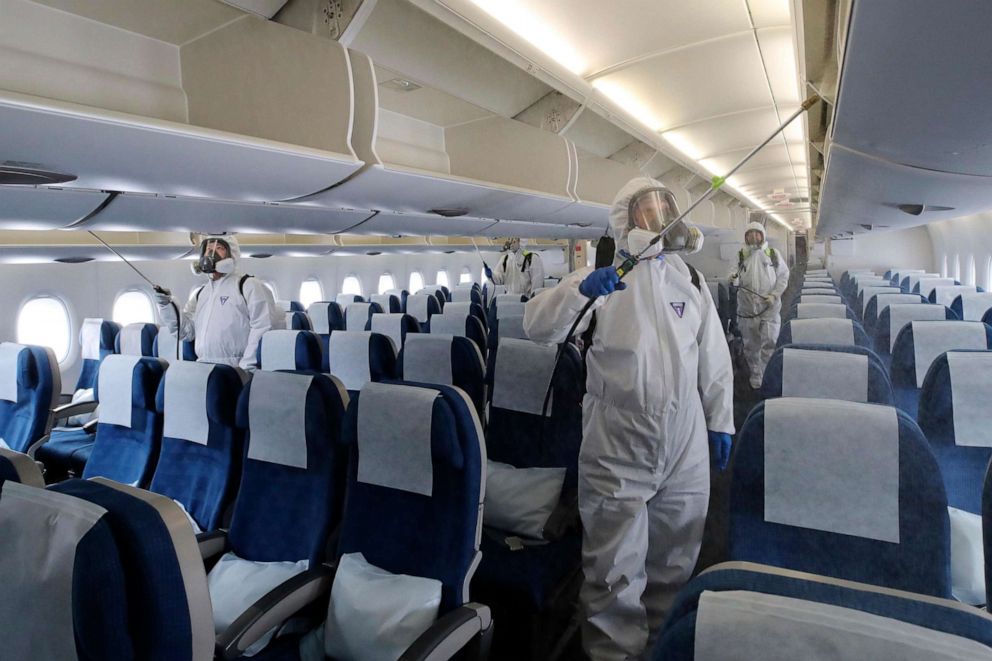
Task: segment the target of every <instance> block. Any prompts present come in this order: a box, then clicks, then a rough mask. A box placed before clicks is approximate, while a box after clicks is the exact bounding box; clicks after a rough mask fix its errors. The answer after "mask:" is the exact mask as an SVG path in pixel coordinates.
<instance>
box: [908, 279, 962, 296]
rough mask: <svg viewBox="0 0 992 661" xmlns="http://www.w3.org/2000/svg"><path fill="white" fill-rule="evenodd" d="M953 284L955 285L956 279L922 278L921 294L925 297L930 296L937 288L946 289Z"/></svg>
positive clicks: (920, 282)
mask: <svg viewBox="0 0 992 661" xmlns="http://www.w3.org/2000/svg"><path fill="white" fill-rule="evenodd" d="M953 284H955V283H954V278H920V281H919V285H920V293H921V294H923V295H924V296H930V292H932V291H933V290H934V288H935V287H940V286H945V287H946V286H950V285H953ZM914 289H915V286H914Z"/></svg>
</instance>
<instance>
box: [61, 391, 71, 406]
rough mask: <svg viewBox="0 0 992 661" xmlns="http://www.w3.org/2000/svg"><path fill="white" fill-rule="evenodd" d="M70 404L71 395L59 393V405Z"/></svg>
mask: <svg viewBox="0 0 992 661" xmlns="http://www.w3.org/2000/svg"><path fill="white" fill-rule="evenodd" d="M70 403H72V393H71V392H69V393H65V392H62V393H59V405H60V406H61V405H62V404H70Z"/></svg>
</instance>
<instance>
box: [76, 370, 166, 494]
mask: <svg viewBox="0 0 992 661" xmlns="http://www.w3.org/2000/svg"><path fill="white" fill-rule="evenodd" d="M167 366H168V363H166V362H165V361H164V360H160V359H158V358H141V357H138V356H107V357H106V358H105V359H104V361H103V365H101V366H100V378H99V379H98V380H97V385H96V393H97V398H98V399H99V400H100V417H99V419H98V420H99V422H98V423H97V426H96V438H95V440H94V443H93V450H92V452H91V454H90V457H89V459H88V460H87V461H86V468H85V470H84V471H83V477H84V478H91V477H98V476H100V477H106V478H110V479H111V480H114V481H115V482H120V483H121V484H133V485H136V486H139V487H146V486H148V483H149V482H150V481H151V477H152V473H153V472H154V470H155V463H156V461H157V460H158V456H159V449H160V443H161V439H162V412H161V411H159V409H158V407H157V406H156V405H155V397H156V395H157V394H158V389H159V386H160V385H161V382H162V377H163V376H164V375H165V371H166V367H167Z"/></svg>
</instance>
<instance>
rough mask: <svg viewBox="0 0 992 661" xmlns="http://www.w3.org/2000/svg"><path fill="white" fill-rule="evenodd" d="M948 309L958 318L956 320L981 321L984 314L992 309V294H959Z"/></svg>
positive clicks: (977, 292)
mask: <svg viewBox="0 0 992 661" xmlns="http://www.w3.org/2000/svg"><path fill="white" fill-rule="evenodd" d="M950 308H951V310H953V311H954V314H956V315H957V316H958V319H963V320H965V321H982V317H984V316H985V313H986V312H988V311H989V310H990V309H992V292H985V291H966V292H959V293H958V295H957V296H955V297H954V300H953V301H952V302H951V305H950Z"/></svg>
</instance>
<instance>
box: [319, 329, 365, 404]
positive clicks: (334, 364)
mask: <svg viewBox="0 0 992 661" xmlns="http://www.w3.org/2000/svg"><path fill="white" fill-rule="evenodd" d="M371 336H372V333H371V331H334V332H333V333H331V338H330V340H329V341H328V347H327V355H328V358H329V364H330V367H331V374H333V375H334V376H336V377H337V378H338V379H339V380H340V381H341V383H342V384H344V387H345V388H346V389H347V390H361V389H362V386H364V385H365V384H366V383H368V382H369V381H371V380H372V373H371V370H370V368H369V342H370V339H371Z"/></svg>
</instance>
